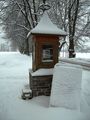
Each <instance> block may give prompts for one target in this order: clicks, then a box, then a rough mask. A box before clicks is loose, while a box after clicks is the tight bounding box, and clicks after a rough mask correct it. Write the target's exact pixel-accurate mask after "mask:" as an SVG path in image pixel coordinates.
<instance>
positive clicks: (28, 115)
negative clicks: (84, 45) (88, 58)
mask: <svg viewBox="0 0 90 120" xmlns="http://www.w3.org/2000/svg"><path fill="white" fill-rule="evenodd" d="M30 67H31V58H30V57H28V56H26V55H21V54H20V53H18V52H17V53H0V120H90V117H89V115H87V114H86V112H85V111H86V110H88V111H87V112H90V109H89V107H88V106H89V105H90V88H89V86H90V77H89V76H90V72H89V71H84V74H83V79H86V81H84V82H83V91H84V95H85V97H86V98H85V97H84V98H85V102H86V104H84V105H82V112H79V111H74V110H68V109H64V108H52V107H49V97H45V96H40V97H36V98H33V99H32V100H26V101H24V100H22V99H21V91H22V88H24V87H28V83H29V77H28V69H29V68H30ZM86 100H87V101H86ZM87 103H88V104H87ZM82 104H83V102H82Z"/></svg>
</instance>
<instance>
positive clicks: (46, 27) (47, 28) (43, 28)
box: [30, 12, 67, 36]
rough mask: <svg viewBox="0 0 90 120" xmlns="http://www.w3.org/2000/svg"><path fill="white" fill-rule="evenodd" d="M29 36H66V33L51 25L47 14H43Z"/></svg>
mask: <svg viewBox="0 0 90 120" xmlns="http://www.w3.org/2000/svg"><path fill="white" fill-rule="evenodd" d="M30 33H31V34H50V35H60V36H66V35H67V33H66V32H65V31H63V30H61V29H60V28H58V27H57V26H56V25H54V24H53V23H52V21H51V20H50V18H49V16H48V14H47V12H45V13H44V14H43V16H42V18H41V20H40V22H39V23H38V24H37V26H36V27H35V28H33V29H32V30H31V31H30Z"/></svg>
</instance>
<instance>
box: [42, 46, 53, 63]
mask: <svg viewBox="0 0 90 120" xmlns="http://www.w3.org/2000/svg"><path fill="white" fill-rule="evenodd" d="M51 61H53V46H52V45H43V46H42V62H51Z"/></svg>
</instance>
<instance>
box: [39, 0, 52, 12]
mask: <svg viewBox="0 0 90 120" xmlns="http://www.w3.org/2000/svg"><path fill="white" fill-rule="evenodd" d="M39 9H41V10H42V11H43V13H44V12H45V11H46V10H49V9H50V5H48V4H46V0H43V4H42V5H40V6H39Z"/></svg>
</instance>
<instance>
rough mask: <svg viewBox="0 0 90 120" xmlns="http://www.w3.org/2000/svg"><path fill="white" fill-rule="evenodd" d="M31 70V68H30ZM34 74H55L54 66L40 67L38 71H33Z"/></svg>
mask: <svg viewBox="0 0 90 120" xmlns="http://www.w3.org/2000/svg"><path fill="white" fill-rule="evenodd" d="M30 72H31V70H30ZM31 74H32V76H46V75H53V68H49V69H47V68H41V69H38V70H37V71H35V72H32V73H31Z"/></svg>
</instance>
